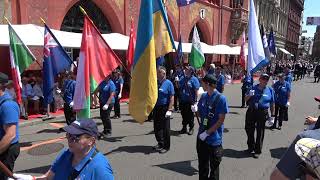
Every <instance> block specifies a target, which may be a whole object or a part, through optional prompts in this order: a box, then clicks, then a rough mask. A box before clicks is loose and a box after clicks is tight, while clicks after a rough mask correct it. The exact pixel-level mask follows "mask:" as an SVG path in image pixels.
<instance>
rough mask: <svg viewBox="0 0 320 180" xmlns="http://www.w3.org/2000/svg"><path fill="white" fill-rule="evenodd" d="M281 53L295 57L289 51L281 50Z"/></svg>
mask: <svg viewBox="0 0 320 180" xmlns="http://www.w3.org/2000/svg"><path fill="white" fill-rule="evenodd" d="M279 50H280V51H282V52H283V53H285V54H287V55H290V56H294V55H293V54H291V53H290V52H289V51H287V50H285V49H283V48H279Z"/></svg>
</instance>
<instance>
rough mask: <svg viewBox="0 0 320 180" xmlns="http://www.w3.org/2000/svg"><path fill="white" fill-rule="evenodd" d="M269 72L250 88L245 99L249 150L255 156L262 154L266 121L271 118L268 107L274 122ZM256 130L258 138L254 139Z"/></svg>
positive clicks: (271, 120)
mask: <svg viewBox="0 0 320 180" xmlns="http://www.w3.org/2000/svg"><path fill="white" fill-rule="evenodd" d="M269 78H270V77H269V75H268V74H262V75H261V76H260V78H259V82H260V83H259V84H257V85H255V86H253V88H252V90H249V92H248V93H247V95H246V97H245V99H246V101H247V102H248V105H249V108H248V110H247V113H246V120H245V130H246V133H247V137H248V140H247V144H248V150H247V151H248V152H249V153H251V154H252V155H253V157H254V158H258V157H259V155H260V154H261V150H262V145H263V138H264V131H265V125H266V121H267V120H268V119H269V113H268V109H269V108H270V111H271V117H270V120H269V122H274V102H275V101H274V91H273V89H272V88H271V87H268V86H267V84H268V81H269ZM255 130H256V131H257V137H256V140H255V139H254V134H255Z"/></svg>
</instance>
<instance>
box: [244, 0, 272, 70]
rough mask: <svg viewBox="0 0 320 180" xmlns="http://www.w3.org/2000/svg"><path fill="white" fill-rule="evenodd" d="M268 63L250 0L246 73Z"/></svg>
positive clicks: (251, 0)
mask: <svg viewBox="0 0 320 180" xmlns="http://www.w3.org/2000/svg"><path fill="white" fill-rule="evenodd" d="M268 64H269V60H268V58H266V55H265V53H264V47H263V44H262V39H261V35H260V31H259V25H258V20H257V16H256V11H255V7H254V2H253V0H250V11H249V33H248V73H250V74H253V73H255V72H257V71H258V70H260V69H261V68H263V67H264V66H266V65H268Z"/></svg>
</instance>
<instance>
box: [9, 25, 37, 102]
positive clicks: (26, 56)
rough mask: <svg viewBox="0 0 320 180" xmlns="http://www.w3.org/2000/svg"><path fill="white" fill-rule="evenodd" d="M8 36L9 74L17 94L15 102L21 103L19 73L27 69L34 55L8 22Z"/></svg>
mask: <svg viewBox="0 0 320 180" xmlns="http://www.w3.org/2000/svg"><path fill="white" fill-rule="evenodd" d="M8 28H9V36H10V62H11V76H12V81H13V84H14V89H15V91H16V95H17V102H18V103H19V104H21V103H22V99H21V89H22V83H21V77H20V75H21V73H22V72H23V71H24V70H25V69H27V68H28V67H29V66H30V64H32V62H33V61H34V60H35V57H34V56H33V54H32V53H31V51H30V50H29V49H28V47H27V46H26V45H25V44H24V43H23V42H22V41H21V39H20V37H19V36H18V34H17V33H16V32H15V31H14V29H13V27H12V26H11V24H10V23H9V25H8Z"/></svg>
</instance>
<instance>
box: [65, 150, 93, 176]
mask: <svg viewBox="0 0 320 180" xmlns="http://www.w3.org/2000/svg"><path fill="white" fill-rule="evenodd" d="M96 154H98V150H97V149H95V150H94V152H93V154H92V155H91V156H90V158H89V159H88V160H87V162H86V163H85V164H84V165H83V166H82V168H81V169H80V171H77V170H76V169H75V168H73V170H72V172H71V174H70V176H69V177H68V180H74V179H75V178H77V177H78V176H79V174H80V173H81V171H82V170H83V169H84V168H85V167H86V166H87V165H88V164H89V163H90V162H91V161H92V159H93V158H94V157H95V156H96ZM71 157H72V156H71ZM71 159H72V158H71Z"/></svg>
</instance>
